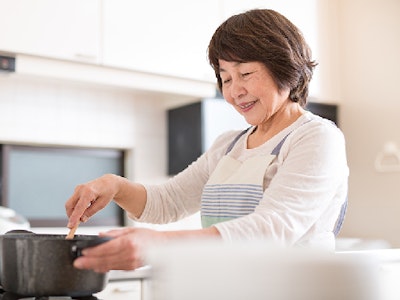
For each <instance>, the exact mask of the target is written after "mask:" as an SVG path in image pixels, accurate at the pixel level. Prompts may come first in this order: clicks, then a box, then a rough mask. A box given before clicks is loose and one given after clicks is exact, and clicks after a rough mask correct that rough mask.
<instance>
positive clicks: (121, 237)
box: [74, 228, 165, 273]
mask: <svg viewBox="0 0 400 300" xmlns="http://www.w3.org/2000/svg"><path fill="white" fill-rule="evenodd" d="M100 235H101V236H108V237H112V238H113V239H112V240H110V241H108V242H106V243H103V244H100V245H98V246H95V247H91V248H86V249H84V250H83V251H82V254H83V256H81V257H78V258H77V259H75V261H74V267H75V268H78V269H90V270H93V271H95V272H99V273H105V272H108V271H110V270H133V269H136V268H139V267H142V266H143V264H144V261H143V257H144V251H145V248H146V247H147V246H149V245H150V243H151V244H154V243H157V242H160V241H162V240H164V238H165V237H164V234H163V232H159V231H155V230H151V229H145V228H123V229H116V230H111V231H109V232H106V233H102V234H100Z"/></svg>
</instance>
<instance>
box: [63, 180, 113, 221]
mask: <svg viewBox="0 0 400 300" xmlns="http://www.w3.org/2000/svg"><path fill="white" fill-rule="evenodd" d="M119 178H120V177H119V176H117V175H113V174H106V175H103V176H102V177H99V178H97V179H94V180H92V181H89V182H87V183H85V184H80V185H78V186H77V187H76V188H75V191H74V193H73V195H72V196H71V197H70V198H69V199H68V201H67V202H66V203H65V210H66V212H67V216H68V218H69V221H68V225H67V227H68V228H72V227H74V226H75V225H76V224H77V223H78V221H81V222H86V221H87V220H88V219H89V218H90V217H91V216H93V215H94V214H95V213H96V212H98V211H99V210H101V209H103V208H104V207H106V206H107V204H108V203H110V202H111V200H112V199H113V198H114V197H115V195H116V194H117V192H118V181H119Z"/></svg>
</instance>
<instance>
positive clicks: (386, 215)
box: [336, 0, 400, 247]
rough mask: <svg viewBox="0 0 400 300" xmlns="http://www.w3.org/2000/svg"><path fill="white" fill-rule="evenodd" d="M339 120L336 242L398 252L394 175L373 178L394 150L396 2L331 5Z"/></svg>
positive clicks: (398, 117)
mask: <svg viewBox="0 0 400 300" xmlns="http://www.w3.org/2000/svg"><path fill="white" fill-rule="evenodd" d="M337 3H338V6H337V12H338V22H337V25H338V32H339V37H340V39H339V43H340V47H339V55H340V57H339V58H340V60H339V62H340V65H339V66H340V70H339V77H338V78H336V80H338V82H339V83H340V86H341V109H340V117H341V124H342V128H343V131H344V133H345V136H346V139H347V152H348V160H349V165H350V181H349V211H348V215H347V217H346V220H345V223H344V228H343V231H342V236H352V237H364V238H369V239H372V238H376V239H386V240H388V241H389V242H390V243H392V245H393V246H396V247H399V246H400V218H399V214H400V172H399V171H397V172H378V171H377V170H376V168H375V167H374V162H375V159H376V157H377V155H378V153H379V152H380V151H382V150H383V148H384V144H385V143H386V142H388V141H393V142H395V143H396V144H397V146H400V134H399V129H398V128H400V98H399V97H400V96H399V93H398V86H399V70H400V57H399V53H400V1H398V0H383V1H380V0H368V1H363V0H352V1H346V0H339V1H337Z"/></svg>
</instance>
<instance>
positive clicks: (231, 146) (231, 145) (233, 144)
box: [225, 126, 252, 155]
mask: <svg viewBox="0 0 400 300" xmlns="http://www.w3.org/2000/svg"><path fill="white" fill-rule="evenodd" d="M251 127H252V126H250V127H248V128H246V129H245V130H243V131H242V132H241V133H239V134H238V135H237V136H236V137H235V138H234V140H233V141H232V142H231V143H230V145H229V146H228V148H227V149H226V151H225V155H227V154H228V153H229V152H231V150H232V149H233V147H234V146H235V144H236V143H237V141H238V140H239V139H240V138H241V137H242V135H244V134H245V133H246V132H247V131H249V129H250V128H251Z"/></svg>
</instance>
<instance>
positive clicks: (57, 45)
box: [0, 0, 101, 63]
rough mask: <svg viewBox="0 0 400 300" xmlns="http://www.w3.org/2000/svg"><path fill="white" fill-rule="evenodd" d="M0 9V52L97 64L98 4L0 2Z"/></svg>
mask: <svg viewBox="0 0 400 300" xmlns="http://www.w3.org/2000/svg"><path fill="white" fill-rule="evenodd" d="M0 7H1V10H2V14H1V17H0V28H1V30H0V51H4V52H11V53H25V54H33V55H38V56H45V57H51V58H57V59H67V60H78V61H84V62H90V63H97V62H99V59H100V55H99V54H100V29H101V26H100V21H101V19H100V8H101V7H100V1H99V0H85V1H81V0H58V1H54V0H35V1H32V0H0Z"/></svg>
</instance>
